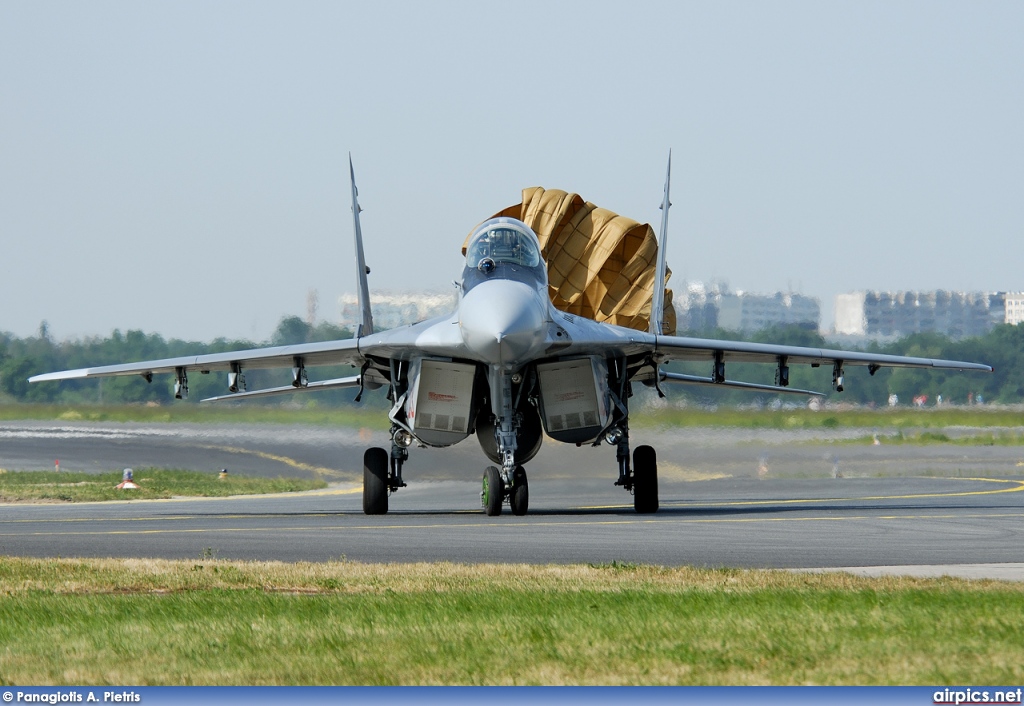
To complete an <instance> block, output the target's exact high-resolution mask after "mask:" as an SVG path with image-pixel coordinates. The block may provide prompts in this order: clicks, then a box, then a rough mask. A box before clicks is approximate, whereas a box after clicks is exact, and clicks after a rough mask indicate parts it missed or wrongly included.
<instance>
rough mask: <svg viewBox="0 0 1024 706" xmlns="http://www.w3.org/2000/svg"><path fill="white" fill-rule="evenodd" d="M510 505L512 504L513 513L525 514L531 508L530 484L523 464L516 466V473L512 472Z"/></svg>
mask: <svg viewBox="0 0 1024 706" xmlns="http://www.w3.org/2000/svg"><path fill="white" fill-rule="evenodd" d="M509 505H511V506H512V514H513V515H525V514H526V511H527V510H528V509H529V508H530V484H529V483H528V482H527V480H526V469H525V468H523V467H522V466H516V470H515V473H513V474H512V493H511V494H510V495H509Z"/></svg>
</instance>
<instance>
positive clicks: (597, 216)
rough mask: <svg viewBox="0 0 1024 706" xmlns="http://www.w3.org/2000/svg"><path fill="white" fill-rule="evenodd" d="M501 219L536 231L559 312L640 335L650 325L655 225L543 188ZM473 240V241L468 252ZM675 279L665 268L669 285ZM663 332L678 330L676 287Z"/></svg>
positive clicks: (525, 194)
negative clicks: (518, 221)
mask: <svg viewBox="0 0 1024 706" xmlns="http://www.w3.org/2000/svg"><path fill="white" fill-rule="evenodd" d="M499 216H506V217H509V218H518V219H519V220H521V221H523V222H524V223H526V225H528V226H530V228H532V229H533V231H534V232H535V233H536V234H537V237H538V238H539V239H540V247H541V254H542V255H543V257H544V261H545V262H546V263H547V265H548V294H549V295H550V297H551V302H552V303H553V304H554V305H555V308H557V309H559V310H560V311H564V312H566V313H568V314H577V315H579V316H585V317H587V318H589V319H594V320H595V321H602V322H607V323H610V324H616V325H618V326H627V327H629V328H633V329H637V330H640V331H647V330H648V329H649V328H650V320H651V296H652V292H653V290H654V277H655V269H656V267H657V264H658V241H657V239H656V238H655V237H654V229H653V228H651V226H650V225H649V224H647V223H637V222H636V221H634V220H633V219H631V218H626V217H625V216H620V215H618V214H616V213H613V212H611V211H609V210H608V209H604V208H598V207H597V206H595V205H594V204H592V203H590V202H589V201H584V200H583V199H582V198H581V197H580V196H579V194H573V193H569V192H566V191H561V190H559V189H544V188H542V187H539V186H534V187H530V188H527V189H523V201H522V203H519V204H516V205H515V206H509V207H508V208H506V209H504V210H502V211H499V212H498V213H496V214H494V216H492V218H497V217H499ZM470 235H472V233H470ZM468 243H469V237H468V236H467V238H466V242H464V243H463V244H462V254H463V255H465V254H466V246H467V245H468ZM670 274H671V273H670V271H669V270H668V268H666V269H665V281H666V282H667V281H668V278H669V275H670ZM665 329H666V330H665V331H662V333H664V334H673V333H675V330H676V312H675V308H674V307H673V306H672V290H670V289H666V290H665Z"/></svg>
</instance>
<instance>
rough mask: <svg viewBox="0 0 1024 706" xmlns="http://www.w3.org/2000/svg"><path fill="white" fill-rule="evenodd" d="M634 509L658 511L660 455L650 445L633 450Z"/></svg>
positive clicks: (647, 512) (638, 510) (643, 511)
mask: <svg viewBox="0 0 1024 706" xmlns="http://www.w3.org/2000/svg"><path fill="white" fill-rule="evenodd" d="M633 509H635V510H636V511H637V512H640V513H644V514H649V513H652V512H657V511H658V456H657V454H655V453H654V449H653V448H652V447H650V446H637V447H636V450H635V451H634V452H633Z"/></svg>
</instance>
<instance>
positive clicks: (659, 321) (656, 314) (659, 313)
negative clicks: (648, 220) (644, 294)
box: [650, 150, 672, 336]
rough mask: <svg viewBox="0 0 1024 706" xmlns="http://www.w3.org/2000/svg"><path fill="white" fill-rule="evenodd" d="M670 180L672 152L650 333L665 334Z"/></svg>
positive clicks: (670, 204)
mask: <svg viewBox="0 0 1024 706" xmlns="http://www.w3.org/2000/svg"><path fill="white" fill-rule="evenodd" d="M671 179H672V150H669V151H668V171H667V172H666V173H665V198H664V200H663V201H662V202H661V237H660V238H659V242H658V267H657V269H656V270H655V271H654V291H653V292H652V293H651V328H650V333H653V334H657V335H659V336H660V335H662V334H664V333H665V324H666V322H665V251H666V250H667V249H668V209H669V208H671V206H672V202H671V201H669V200H668V192H669V182H670V181H671Z"/></svg>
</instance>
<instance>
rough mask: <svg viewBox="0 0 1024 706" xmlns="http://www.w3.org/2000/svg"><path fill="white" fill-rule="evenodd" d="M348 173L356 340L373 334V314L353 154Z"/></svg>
mask: <svg viewBox="0 0 1024 706" xmlns="http://www.w3.org/2000/svg"><path fill="white" fill-rule="evenodd" d="M348 173H349V175H350V176H351V177H352V221H353V224H354V226H355V236H356V284H357V286H358V287H359V290H358V291H357V292H356V296H357V297H358V299H359V323H358V324H357V325H356V338H362V337H363V336H369V335H370V334H371V333H373V314H371V313H370V284H369V282H368V281H367V279H366V275H368V274H370V268H369V267H367V266H366V258H365V257H364V256H363V229H362V228H360V227H359V212H360V211H362V210H363V209H361V208H359V189H357V188H356V172H355V169H353V168H352V154H351V153H349V155H348Z"/></svg>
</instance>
